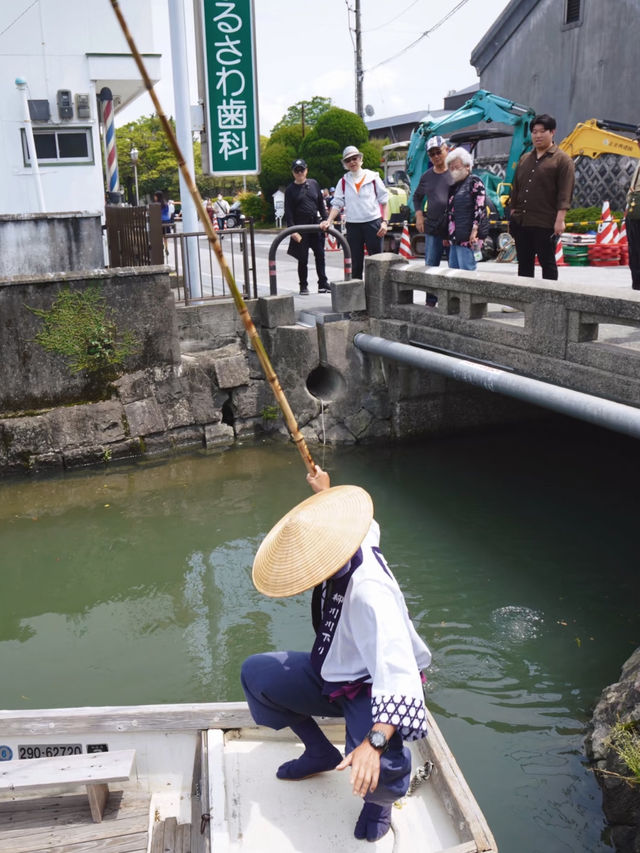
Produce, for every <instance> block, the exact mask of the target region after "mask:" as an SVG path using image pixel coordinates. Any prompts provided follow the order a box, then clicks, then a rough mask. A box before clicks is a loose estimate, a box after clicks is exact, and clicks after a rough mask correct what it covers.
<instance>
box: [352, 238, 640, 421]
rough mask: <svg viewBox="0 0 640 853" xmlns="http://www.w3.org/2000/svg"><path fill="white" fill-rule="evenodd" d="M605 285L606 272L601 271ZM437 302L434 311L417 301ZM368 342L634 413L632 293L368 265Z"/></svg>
mask: <svg viewBox="0 0 640 853" xmlns="http://www.w3.org/2000/svg"><path fill="white" fill-rule="evenodd" d="M602 276H603V281H606V269H603V271H602ZM427 292H429V293H435V294H436V295H437V297H438V304H437V307H436V308H430V307H428V306H427V305H426V304H425V297H424V296H423V294H426V293H427ZM366 300H367V311H368V314H369V317H370V320H371V331H372V334H376V335H379V336H380V337H383V338H387V339H389V340H396V341H401V342H403V343H408V342H409V341H417V342H419V343H420V344H423V345H425V346H429V347H433V348H436V349H440V350H445V351H450V352H454V353H458V354H461V355H464V356H467V357H469V358H474V359H480V360H483V361H487V362H492V363H495V364H496V365H499V366H503V367H505V368H507V369H509V370H512V371H517V372H519V373H522V374H524V375H527V376H530V377H533V378H536V379H541V380H544V381H547V382H551V383H554V384H556V385H561V386H563V387H567V388H572V389H573V390H577V391H582V392H585V393H589V394H594V395H596V396H601V397H606V398H608V399H611V400H616V401H618V402H622V403H626V404H629V405H633V406H640V293H638V292H637V291H634V290H631V289H629V290H621V289H620V288H614V287H607V286H606V284H603V285H601V286H598V287H597V290H596V289H595V288H594V287H593V285H580V284H567V283H564V282H561V281H556V282H551V281H543V280H542V279H533V280H532V279H524V278H519V277H514V276H513V275H509V274H504V275H502V274H495V273H492V274H491V275H487V274H483V273H482V272H481V271H478V272H464V271H462V270H449V269H446V268H442V269H441V268H431V269H422V268H418V269H416V268H415V266H408V265H407V264H406V263H404V262H402V261H400V260H398V258H397V256H395V255H379V256H376V257H375V258H371V259H369V260H367V269H366Z"/></svg>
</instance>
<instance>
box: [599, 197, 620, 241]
mask: <svg viewBox="0 0 640 853" xmlns="http://www.w3.org/2000/svg"><path fill="white" fill-rule="evenodd" d="M614 237H615V231H614V221H613V217H612V216H611V207H610V206H609V202H608V201H603V202H602V213H601V214H600V225H598V233H597V234H596V243H600V244H603V245H604V244H606V243H613V241H614Z"/></svg>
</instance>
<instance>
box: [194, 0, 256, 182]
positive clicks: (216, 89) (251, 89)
mask: <svg viewBox="0 0 640 853" xmlns="http://www.w3.org/2000/svg"><path fill="white" fill-rule="evenodd" d="M201 4H202V5H201V14H202V38H203V49H202V56H203V64H204V69H203V70H204V81H205V86H206V102H205V117H206V119H205V120H206V127H207V137H208V143H209V144H208V148H209V160H210V171H211V173H212V174H214V175H224V174H232V175H243V174H245V175H255V174H257V173H258V172H259V171H260V139H259V130H258V90H257V85H256V51H255V29H254V11H253V0H201Z"/></svg>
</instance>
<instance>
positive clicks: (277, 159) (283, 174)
mask: <svg viewBox="0 0 640 853" xmlns="http://www.w3.org/2000/svg"><path fill="white" fill-rule="evenodd" d="M296 156H297V151H296V150H295V148H293V146H289V145H284V144H283V143H282V142H274V143H273V145H267V147H266V148H265V151H264V154H263V155H262V171H261V172H260V186H261V187H262V192H263V193H264V196H265V199H266V200H267V203H269V204H270V203H271V196H272V195H273V193H274V192H275V191H276V190H277V189H278V188H279V187H283V188H284V187H285V186H286V185H287V184H289V183H291V180H292V178H291V163H292V161H293V160H295V158H296Z"/></svg>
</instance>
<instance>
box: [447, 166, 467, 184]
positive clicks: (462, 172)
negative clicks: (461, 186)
mask: <svg viewBox="0 0 640 853" xmlns="http://www.w3.org/2000/svg"><path fill="white" fill-rule="evenodd" d="M449 171H450V172H451V177H452V178H453V180H454V181H455V183H456V184H457V183H458V181H464V179H465V178H466V177H467V175H468V174H469V173H468V171H467V169H465V167H464V166H463V167H462V168H460V169H450V170H449Z"/></svg>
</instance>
